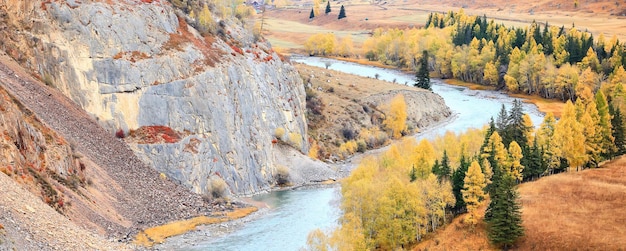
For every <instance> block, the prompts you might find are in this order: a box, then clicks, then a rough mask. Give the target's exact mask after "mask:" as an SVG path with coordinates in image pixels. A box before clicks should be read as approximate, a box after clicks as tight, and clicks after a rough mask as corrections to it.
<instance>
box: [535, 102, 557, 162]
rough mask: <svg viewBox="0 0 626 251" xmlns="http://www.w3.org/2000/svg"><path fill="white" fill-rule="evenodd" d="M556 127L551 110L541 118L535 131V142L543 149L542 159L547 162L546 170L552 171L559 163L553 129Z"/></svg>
mask: <svg viewBox="0 0 626 251" xmlns="http://www.w3.org/2000/svg"><path fill="white" fill-rule="evenodd" d="M555 128H556V119H555V118H554V115H553V114H552V113H551V112H548V113H547V114H546V116H545V117H544V118H543V122H542V123H541V125H540V126H539V130H538V131H537V143H539V145H540V146H541V147H542V149H543V156H542V158H543V161H544V162H545V163H546V164H547V167H548V172H550V173H552V172H553V171H554V170H555V169H556V168H557V167H558V166H559V164H560V163H561V160H560V159H559V157H560V156H559V155H558V154H557V153H556V152H555V151H556V142H555V141H554V130H555Z"/></svg>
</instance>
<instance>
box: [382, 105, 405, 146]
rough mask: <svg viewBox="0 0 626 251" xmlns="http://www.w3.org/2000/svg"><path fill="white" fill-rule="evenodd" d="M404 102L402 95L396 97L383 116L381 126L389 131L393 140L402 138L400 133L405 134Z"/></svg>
mask: <svg viewBox="0 0 626 251" xmlns="http://www.w3.org/2000/svg"><path fill="white" fill-rule="evenodd" d="M406 118H407V113H406V102H404V96H403V95H402V94H398V95H396V96H395V97H394V98H393V99H392V100H391V103H390V104H389V106H388V108H387V112H386V114H385V120H384V121H383V125H384V126H385V127H386V128H387V129H389V130H390V131H391V134H392V135H393V137H394V138H396V139H398V138H400V137H402V133H403V132H406V129H407V127H406Z"/></svg>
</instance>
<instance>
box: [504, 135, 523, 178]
mask: <svg viewBox="0 0 626 251" xmlns="http://www.w3.org/2000/svg"><path fill="white" fill-rule="evenodd" d="M522 157H524V156H523V155H522V148H521V147H520V146H519V144H517V142H515V141H512V142H511V144H509V168H508V170H507V171H508V173H509V174H510V175H511V177H513V178H515V179H516V180H517V181H518V182H520V181H522V178H523V176H522V172H523V171H524V166H523V165H522V164H521V161H522Z"/></svg>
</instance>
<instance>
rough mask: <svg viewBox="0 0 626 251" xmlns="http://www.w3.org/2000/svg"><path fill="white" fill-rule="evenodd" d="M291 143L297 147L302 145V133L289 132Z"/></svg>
mask: <svg viewBox="0 0 626 251" xmlns="http://www.w3.org/2000/svg"><path fill="white" fill-rule="evenodd" d="M289 144H290V145H291V146H293V147H295V148H300V147H302V135H300V134H299V133H295V132H291V133H289Z"/></svg>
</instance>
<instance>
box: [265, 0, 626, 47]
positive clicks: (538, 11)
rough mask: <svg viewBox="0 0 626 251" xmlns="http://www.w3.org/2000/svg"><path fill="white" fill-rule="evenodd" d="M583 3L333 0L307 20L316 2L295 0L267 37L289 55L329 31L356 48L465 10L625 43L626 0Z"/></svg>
mask: <svg viewBox="0 0 626 251" xmlns="http://www.w3.org/2000/svg"><path fill="white" fill-rule="evenodd" d="M579 2H580V4H579V5H578V6H577V7H575V6H574V1H570V0H537V1H532V2H528V1H522V0H511V1H495V2H494V1H489V0H402V1H400V0H388V1H363V0H346V1H337V2H335V1H332V2H331V7H332V12H331V13H330V14H329V15H328V16H326V15H324V14H323V12H322V14H320V15H318V16H317V17H316V18H314V19H313V20H309V13H310V10H311V8H312V7H311V3H312V1H298V0H293V1H291V3H292V4H291V5H289V6H287V7H284V8H279V9H272V10H268V11H267V13H266V14H265V19H266V21H265V22H266V24H267V26H265V27H266V28H264V32H263V33H264V35H265V36H266V37H267V38H268V39H269V40H270V42H272V44H273V45H274V46H276V47H281V48H283V49H286V50H287V51H291V52H298V51H299V50H300V49H301V45H302V44H303V43H304V41H305V40H306V39H307V38H308V37H309V36H310V35H312V34H315V33H325V32H333V33H335V34H336V35H337V37H339V38H342V37H344V36H346V35H348V34H349V35H351V36H352V38H353V40H354V42H355V45H356V46H357V47H358V46H359V45H360V44H361V43H362V42H363V41H364V40H365V39H367V37H368V36H369V32H371V31H372V30H374V29H375V28H393V27H398V28H406V27H420V26H422V25H423V24H424V23H425V22H426V18H427V17H428V14H429V13H431V12H447V11H451V10H452V11H458V10H459V9H461V8H463V9H464V11H465V12H466V13H468V14H472V15H481V16H482V15H486V16H487V17H488V18H494V19H496V21H497V22H498V23H503V24H505V25H507V26H518V27H519V26H526V25H528V24H530V23H531V22H532V21H533V20H536V21H537V22H539V23H545V22H548V23H549V24H550V25H555V26H565V27H567V28H569V27H571V26H572V24H574V25H575V26H576V27H578V28H579V29H581V30H588V31H590V32H592V33H593V34H594V36H596V37H597V36H598V35H599V34H600V33H604V34H605V36H606V37H607V39H610V38H611V37H612V36H613V35H616V36H617V37H618V38H619V39H620V40H622V41H623V40H626V16H625V15H626V1H624V0H595V1H579ZM340 4H343V5H344V6H345V8H346V14H347V16H348V17H347V18H345V19H342V20H337V14H338V13H339V6H340ZM323 7H325V5H324V4H322V8H323ZM322 11H323V10H322ZM258 17H259V18H260V15H258Z"/></svg>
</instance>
